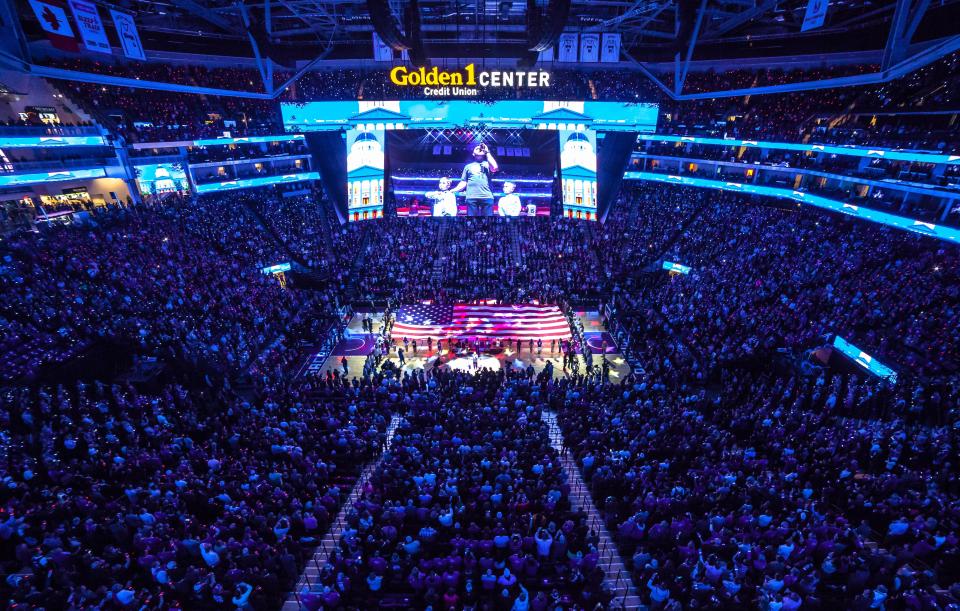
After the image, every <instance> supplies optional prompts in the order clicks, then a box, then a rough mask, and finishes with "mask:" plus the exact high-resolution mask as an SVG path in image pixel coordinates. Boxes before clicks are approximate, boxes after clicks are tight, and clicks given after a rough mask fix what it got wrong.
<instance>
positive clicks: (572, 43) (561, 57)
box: [557, 32, 578, 62]
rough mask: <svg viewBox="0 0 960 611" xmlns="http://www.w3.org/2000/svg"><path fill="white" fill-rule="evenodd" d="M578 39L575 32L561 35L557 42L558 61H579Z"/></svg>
mask: <svg viewBox="0 0 960 611" xmlns="http://www.w3.org/2000/svg"><path fill="white" fill-rule="evenodd" d="M577 38H578V35H577V34H576V33H575V32H565V33H563V34H561V35H560V39H559V40H558V41H557V61H561V62H575V61H577Z"/></svg>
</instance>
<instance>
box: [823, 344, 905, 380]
mask: <svg viewBox="0 0 960 611" xmlns="http://www.w3.org/2000/svg"><path fill="white" fill-rule="evenodd" d="M833 347H834V348H836V349H837V351H839V352H840V353H841V354H843V355H844V356H847V357H849V358H850V359H851V360H852V361H853V362H854V363H856V364H857V365H859V366H860V367H863V368H864V369H866V370H867V371H869V372H870V373H872V374H873V375H875V376H877V377H879V378H883V379H884V380H887V381H888V382H890V383H891V384H896V383H897V372H896V371H894V370H893V369H890V368H889V367H887V366H886V365H884V364H883V363H881V362H880V361H878V360H876V359H874V358H873V357H872V356H870V355H869V354H867V353H866V352H864V351H863V350H861V349H859V348H857V347H856V346H854V345H853V344H851V343H850V342H848V341H847V340H845V339H843V338H842V337H840V336H839V335H837V336H835V337H834V338H833Z"/></svg>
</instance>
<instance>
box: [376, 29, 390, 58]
mask: <svg viewBox="0 0 960 611" xmlns="http://www.w3.org/2000/svg"><path fill="white" fill-rule="evenodd" d="M373 59H374V60H376V61H378V62H392V61H393V49H391V48H390V45H388V44H387V43H385V42H383V39H382V38H380V36H378V35H377V33H376V32H373Z"/></svg>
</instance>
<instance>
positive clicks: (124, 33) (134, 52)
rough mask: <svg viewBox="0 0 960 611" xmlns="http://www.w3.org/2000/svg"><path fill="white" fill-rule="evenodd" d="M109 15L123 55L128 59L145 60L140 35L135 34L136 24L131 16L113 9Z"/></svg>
mask: <svg viewBox="0 0 960 611" xmlns="http://www.w3.org/2000/svg"><path fill="white" fill-rule="evenodd" d="M110 15H111V16H112V17H113V25H115V26H116V28H117V38H119V39H120V47H121V48H122V49H123V54H124V55H125V56H126V57H128V58H130V59H138V60H140V61H144V60H146V59H147V55H146V53H144V51H143V45H142V44H141V43H140V34H139V33H138V32H137V24H136V22H135V21H134V20H133V15H129V14H127V13H121V12H120V11H115V10H113V9H110Z"/></svg>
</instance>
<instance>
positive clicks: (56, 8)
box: [30, 0, 79, 52]
mask: <svg viewBox="0 0 960 611" xmlns="http://www.w3.org/2000/svg"><path fill="white" fill-rule="evenodd" d="M30 6H32V7H33V12H34V14H36V16H37V21H39V22H40V27H42V28H43V31H44V32H46V33H47V38H49V39H50V42H51V44H53V46H54V47H56V48H58V49H63V50H64V51H74V52H75V51H78V50H79V47H78V46H77V39H76V38H74V36H73V28H71V27H70V21H69V20H68V19H67V11H66V9H64V7H63V6H61V5H60V4H57V3H55V2H48V1H44V0H30Z"/></svg>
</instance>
